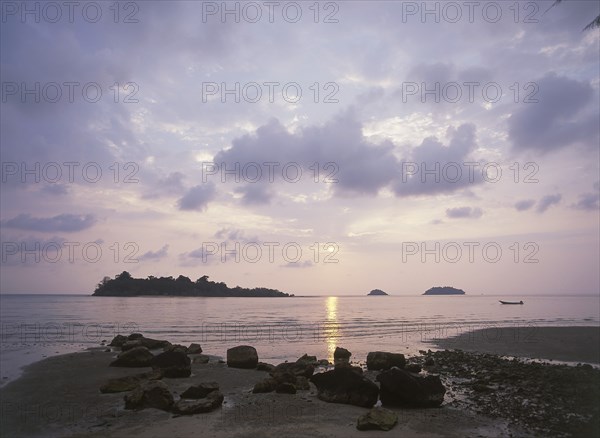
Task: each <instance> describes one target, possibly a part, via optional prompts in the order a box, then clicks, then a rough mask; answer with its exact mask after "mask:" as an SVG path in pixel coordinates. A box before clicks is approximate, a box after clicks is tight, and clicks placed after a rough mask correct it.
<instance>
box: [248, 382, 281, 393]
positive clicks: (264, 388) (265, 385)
mask: <svg viewBox="0 0 600 438" xmlns="http://www.w3.org/2000/svg"><path fill="white" fill-rule="evenodd" d="M276 387H277V380H275V379H273V378H269V379H264V380H261V381H260V382H257V383H256V384H255V385H254V388H253V389H252V392H253V393H254V394H259V393H266V392H273V391H275V388H276Z"/></svg>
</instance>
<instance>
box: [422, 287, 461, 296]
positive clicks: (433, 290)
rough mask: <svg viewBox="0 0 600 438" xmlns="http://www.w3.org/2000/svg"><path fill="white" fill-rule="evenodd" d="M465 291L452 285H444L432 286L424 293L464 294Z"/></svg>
mask: <svg viewBox="0 0 600 438" xmlns="http://www.w3.org/2000/svg"><path fill="white" fill-rule="evenodd" d="M464 294H465V291H464V290H462V289H456V288H454V287H450V286H444V287H439V286H438V287H432V288H431V289H428V290H426V291H425V293H424V294H423V295H464Z"/></svg>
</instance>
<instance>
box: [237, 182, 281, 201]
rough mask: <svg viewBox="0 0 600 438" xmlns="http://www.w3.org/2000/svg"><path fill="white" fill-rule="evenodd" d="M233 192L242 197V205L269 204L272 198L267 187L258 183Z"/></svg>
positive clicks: (238, 188)
mask: <svg viewBox="0 0 600 438" xmlns="http://www.w3.org/2000/svg"><path fill="white" fill-rule="evenodd" d="M235 192H236V193H241V194H242V195H243V196H242V204H244V205H262V204H269V203H270V202H271V199H272V198H273V193H272V191H271V190H270V189H269V188H268V187H267V186H265V185H262V184H258V183H255V184H252V183H251V184H247V185H245V186H243V187H237V188H236V189H235Z"/></svg>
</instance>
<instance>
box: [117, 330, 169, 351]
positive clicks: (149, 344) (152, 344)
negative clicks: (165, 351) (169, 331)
mask: <svg viewBox="0 0 600 438" xmlns="http://www.w3.org/2000/svg"><path fill="white" fill-rule="evenodd" d="M127 339H128V340H129V341H140V342H141V345H142V346H144V347H146V348H147V349H148V350H156V349H157V348H165V347H168V346H169V345H171V343H170V342H169V341H161V340H158V339H152V338H146V337H144V335H142V334H141V333H132V334H130V335H129V336H128V337H127Z"/></svg>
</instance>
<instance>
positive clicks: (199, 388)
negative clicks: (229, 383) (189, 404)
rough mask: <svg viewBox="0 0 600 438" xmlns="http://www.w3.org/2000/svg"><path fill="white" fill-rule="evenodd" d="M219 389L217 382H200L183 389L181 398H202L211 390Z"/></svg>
mask: <svg viewBox="0 0 600 438" xmlns="http://www.w3.org/2000/svg"><path fill="white" fill-rule="evenodd" d="M218 390H219V384H218V383H217V382H213V381H210V382H201V383H198V384H196V385H192V386H190V387H189V388H188V389H186V390H185V391H183V393H182V394H181V398H204V397H206V396H207V395H208V394H210V393H211V392H213V391H218Z"/></svg>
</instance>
